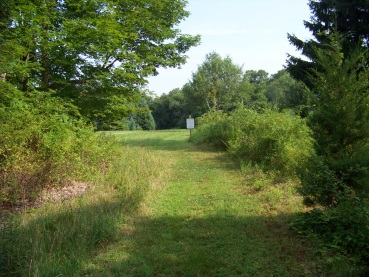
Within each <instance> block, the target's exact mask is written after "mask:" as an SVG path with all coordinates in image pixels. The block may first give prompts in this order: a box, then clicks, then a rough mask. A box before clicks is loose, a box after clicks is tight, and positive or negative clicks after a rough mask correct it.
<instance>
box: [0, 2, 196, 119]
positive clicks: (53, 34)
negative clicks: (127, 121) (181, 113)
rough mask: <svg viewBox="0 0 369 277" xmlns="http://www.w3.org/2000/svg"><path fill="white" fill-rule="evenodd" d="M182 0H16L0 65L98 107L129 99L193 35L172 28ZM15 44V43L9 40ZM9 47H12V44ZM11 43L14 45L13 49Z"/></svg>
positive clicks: (18, 81) (15, 78) (26, 84)
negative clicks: (117, 98) (118, 99)
mask: <svg viewBox="0 0 369 277" xmlns="http://www.w3.org/2000/svg"><path fill="white" fill-rule="evenodd" d="M185 4H186V3H185V1H183V0H175V1H172V0H170V1H169V0H165V1H151V0H114V1H113V0H105V1H97V0H93V1H76V0H69V1H39V2H34V3H33V2H26V1H21V2H17V3H16V4H14V5H13V6H11V7H12V9H10V10H8V11H7V15H8V16H9V18H8V21H4V24H5V22H9V24H8V25H7V27H6V28H5V31H4V32H2V34H1V35H0V36H1V40H0V57H1V58H0V66H1V67H0V71H2V72H7V75H8V80H9V81H11V82H12V83H13V84H14V85H15V86H16V87H18V88H20V89H22V90H24V91H26V90H30V89H34V88H36V89H38V90H44V91H47V90H49V89H53V90H55V91H56V92H57V94H58V95H59V96H62V97H64V98H67V99H73V100H75V102H74V103H75V104H77V105H78V104H79V103H84V102H85V101H84V100H83V98H85V97H86V95H87V97H89V98H95V101H90V103H93V102H98V103H99V105H95V106H93V107H92V106H86V105H84V104H82V105H80V106H79V107H80V108H81V112H82V113H83V114H84V115H85V116H87V115H89V114H91V111H89V110H96V109H100V110H104V109H105V108H107V107H106V106H104V105H103V104H104V103H108V102H109V98H110V97H112V96H113V95H119V96H121V97H129V96H130V95H133V94H135V93H136V92H137V91H138V89H139V88H141V87H142V86H143V85H144V84H146V80H145V78H146V77H148V76H150V75H153V74H156V73H157V72H156V69H157V68H158V67H161V66H163V67H176V66H179V65H181V64H183V63H185V61H186V56H185V52H186V51H188V50H189V48H190V47H192V46H195V45H197V44H198V43H199V41H200V38H199V36H190V35H184V34H181V33H180V31H179V30H177V29H176V28H175V26H176V25H177V24H179V23H180V22H181V21H182V20H184V19H185V18H186V17H187V16H188V12H186V11H185V10H184V8H185ZM14 44H15V45H14ZM12 45H14V46H15V48H13V49H12V47H11V46H12ZM14 49H15V50H16V51H14Z"/></svg>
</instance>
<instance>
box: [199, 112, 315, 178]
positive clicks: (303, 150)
mask: <svg viewBox="0 0 369 277" xmlns="http://www.w3.org/2000/svg"><path fill="white" fill-rule="evenodd" d="M198 123H199V128H198V130H197V131H196V133H195V137H194V140H195V141H196V142H207V143H212V144H214V145H217V146H221V147H223V148H227V149H228V151H229V152H230V153H231V154H233V155H235V156H237V157H238V158H239V159H240V160H241V161H245V162H251V163H255V164H258V165H259V166H261V167H262V168H263V169H264V170H267V171H273V172H275V173H277V175H279V176H283V177H293V176H295V173H296V170H297V169H298V168H300V167H304V164H305V163H306V161H307V159H308V158H309V157H310V156H311V154H312V152H313V151H312V148H313V141H312V139H311V136H310V131H309V128H308V127H307V126H306V124H305V121H304V120H302V119H301V118H299V117H296V116H294V115H291V114H289V113H279V112H276V111H265V112H263V113H258V112H256V111H254V110H249V109H244V108H238V109H236V110H234V111H232V112H231V113H230V114H229V115H228V116H227V115H224V114H222V113H221V112H219V111H215V112H211V113H208V114H205V115H204V116H202V117H201V118H199V119H198Z"/></svg>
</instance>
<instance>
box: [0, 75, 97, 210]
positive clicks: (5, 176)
mask: <svg viewBox="0 0 369 277" xmlns="http://www.w3.org/2000/svg"><path fill="white" fill-rule="evenodd" d="M0 92H1V93H0V98H1V99H0V102H1V104H0V133H1V137H0V204H7V205H11V204H14V203H15V202H16V201H17V200H19V199H20V198H34V197H35V196H36V195H37V193H38V192H39V191H40V189H41V188H43V187H45V186H50V185H58V184H62V183H64V182H66V181H67V180H68V179H70V178H77V177H80V178H82V177H83V176H84V175H86V174H87V171H88V170H89V169H90V168H93V167H96V166H97V164H98V163H99V161H100V159H101V149H100V146H99V145H98V138H97V137H96V136H95V135H94V133H93V129H92V127H90V126H88V125H86V123H85V122H84V121H83V120H82V119H81V118H80V116H79V113H78V111H77V109H76V108H75V107H74V106H73V105H71V104H68V103H66V102H64V101H63V100H61V99H59V98H57V97H55V96H52V94H51V93H47V92H28V93H23V92H20V91H18V90H17V89H15V88H14V87H12V86H11V85H10V84H7V83H5V82H3V83H0Z"/></svg>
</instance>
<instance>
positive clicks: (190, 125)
mask: <svg viewBox="0 0 369 277" xmlns="http://www.w3.org/2000/svg"><path fill="white" fill-rule="evenodd" d="M186 123H187V129H190V141H191V140H192V129H195V119H194V118H191V116H189V118H187V119H186Z"/></svg>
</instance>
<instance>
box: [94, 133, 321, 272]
mask: <svg viewBox="0 0 369 277" xmlns="http://www.w3.org/2000/svg"><path fill="white" fill-rule="evenodd" d="M117 135H119V136H121V137H122V138H124V139H125V140H126V142H127V144H128V146H129V147H132V148H135V147H144V148H147V149H150V151H152V153H153V155H156V156H158V157H160V158H161V159H163V160H164V161H165V166H166V168H167V170H166V172H165V174H164V175H163V176H162V178H161V180H160V182H159V181H158V182H157V185H156V187H155V188H153V190H152V192H151V193H150V194H149V196H148V197H146V199H145V200H144V203H143V205H142V208H141V209H140V212H139V213H138V214H136V215H135V216H134V218H132V219H131V221H129V222H126V223H125V224H122V227H121V228H120V231H119V235H118V236H117V238H116V239H115V241H114V242H113V243H111V244H109V245H108V246H107V247H106V248H104V249H103V250H101V251H99V253H97V255H96V258H95V259H93V260H92V261H91V263H90V266H89V267H90V270H87V272H90V273H92V272H93V273H92V275H94V276H308V275H310V274H311V275H316V272H315V267H316V266H315V264H314V263H313V262H312V261H309V260H308V258H307V257H308V256H309V255H308V252H307V246H306V245H305V244H304V241H302V240H300V239H298V238H297V237H296V236H294V234H293V233H292V232H291V231H290V230H289V229H288V225H287V222H288V220H289V219H290V218H291V217H293V216H294V214H295V213H296V212H299V211H301V210H302V207H301V205H300V204H299V201H298V199H296V197H295V196H294V195H295V194H294V193H295V192H294V189H293V187H292V186H287V185H285V186H278V185H270V186H268V188H266V189H262V190H255V189H250V186H252V182H253V180H252V179H250V178H246V177H245V176H244V174H241V171H240V169H239V166H237V165H236V164H235V163H234V162H232V161H231V160H230V159H229V158H228V157H227V156H226V155H225V154H224V153H219V152H214V151H211V150H209V149H203V148H201V147H199V146H194V145H193V144H191V143H189V142H188V132H186V131H166V132H131V133H118V134H117ZM254 181H255V180H254ZM259 182H260V181H259Z"/></svg>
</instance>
